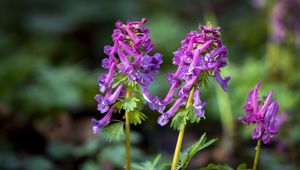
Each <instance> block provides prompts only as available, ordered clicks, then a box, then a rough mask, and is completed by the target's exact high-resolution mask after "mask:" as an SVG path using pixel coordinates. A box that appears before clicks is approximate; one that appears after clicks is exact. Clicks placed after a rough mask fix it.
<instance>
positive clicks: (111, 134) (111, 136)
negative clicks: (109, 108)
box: [102, 123, 124, 142]
mask: <svg viewBox="0 0 300 170" xmlns="http://www.w3.org/2000/svg"><path fill="white" fill-rule="evenodd" d="M102 135H103V137H104V138H105V139H106V140H107V141H110V142H111V141H119V140H120V138H121V137H122V136H123V135H124V124H123V123H114V124H110V125H107V126H105V127H104V128H103V129H102Z"/></svg>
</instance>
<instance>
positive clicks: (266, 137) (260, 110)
mask: <svg viewBox="0 0 300 170" xmlns="http://www.w3.org/2000/svg"><path fill="white" fill-rule="evenodd" d="M260 85H261V82H259V83H257V84H256V86H255V87H254V89H253V90H251V91H250V92H249V94H248V97H247V100H246V104H245V105H244V111H245V112H246V116H241V117H240V118H239V119H240V120H241V121H242V122H244V123H246V125H247V127H249V125H250V124H256V125H257V127H256V128H254V129H253V132H252V138H253V139H262V141H263V142H264V143H265V144H266V143H269V142H270V141H271V139H272V138H274V137H275V135H276V134H277V133H278V130H279V127H280V125H281V123H282V121H283V119H282V118H280V117H279V116H277V113H278V110H279V104H278V102H277V101H273V102H272V96H273V92H272V91H271V92H270V93H269V95H268V96H267V98H266V99H265V100H264V101H262V102H261V104H259V100H258V99H259V97H258V89H259V87H260Z"/></svg>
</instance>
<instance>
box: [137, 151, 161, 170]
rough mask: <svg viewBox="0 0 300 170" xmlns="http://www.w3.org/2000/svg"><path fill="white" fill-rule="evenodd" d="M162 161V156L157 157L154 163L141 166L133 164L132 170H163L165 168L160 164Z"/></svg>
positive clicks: (150, 162)
mask: <svg viewBox="0 0 300 170" xmlns="http://www.w3.org/2000/svg"><path fill="white" fill-rule="evenodd" d="M160 159H161V155H160V154H159V155H157V156H156V157H155V158H154V160H153V161H145V162H142V163H140V164H137V163H133V164H132V169H133V170H162V169H163V167H162V166H160V165H159V164H158V163H159V161H160Z"/></svg>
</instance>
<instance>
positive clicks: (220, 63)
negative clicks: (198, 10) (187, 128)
mask: <svg viewBox="0 0 300 170" xmlns="http://www.w3.org/2000/svg"><path fill="white" fill-rule="evenodd" d="M199 30H200V32H199V33H198V32H197V31H192V32H190V33H188V34H187V35H186V39H184V40H183V41H181V47H180V48H179V49H178V50H177V51H175V52H174V58H173V64H174V65H176V66H177V67H178V68H177V70H176V72H175V73H168V74H167V77H168V80H169V83H170V85H171V88H170V90H169V92H168V94H167V96H166V97H165V98H164V99H160V98H159V97H154V98H152V97H151V96H150V94H149V92H148V93H147V89H145V92H144V94H148V96H145V98H146V99H147V101H148V102H149V103H150V108H151V109H152V110H158V111H159V112H160V113H161V114H162V115H161V116H160V117H159V118H158V123H159V124H160V125H161V126H164V125H165V124H167V123H168V121H169V118H171V117H172V116H173V115H174V114H175V112H176V111H177V110H178V109H179V107H180V106H181V105H183V104H185V103H186V101H187V99H188V96H189V92H190V91H191V89H192V87H194V88H195V95H194V98H193V106H194V110H195V113H196V115H197V116H198V117H204V110H203V108H204V107H205V105H206V103H205V102H202V101H201V99H200V90H199V86H200V83H202V81H203V80H202V79H203V77H205V76H213V77H215V79H216V80H217V81H218V83H219V84H220V85H221V87H222V88H223V89H224V90H225V91H227V83H228V81H229V79H230V77H226V78H224V79H223V78H222V77H221V75H220V68H222V67H224V66H226V65H227V49H226V47H225V46H224V45H223V44H222V41H221V39H220V37H219V36H220V32H221V29H220V28H219V27H218V28H212V27H211V26H203V25H200V26H199ZM176 90H177V92H176ZM175 92H176V93H177V96H178V98H177V100H176V101H175V103H174V105H173V106H172V107H171V108H170V109H169V110H168V111H166V112H164V110H165V107H166V105H168V104H170V103H171V102H172V100H173V95H174V93H175Z"/></svg>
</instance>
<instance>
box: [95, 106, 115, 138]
mask: <svg viewBox="0 0 300 170" xmlns="http://www.w3.org/2000/svg"><path fill="white" fill-rule="evenodd" d="M115 110H116V109H115V108H113V107H112V108H110V110H109V111H108V112H107V113H106V115H105V116H104V117H103V118H102V119H101V120H96V119H92V125H93V133H94V134H96V133H98V132H99V130H100V129H101V128H102V127H103V126H105V125H107V124H108V123H109V121H110V118H111V115H112V113H113V112H114V111H115Z"/></svg>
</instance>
